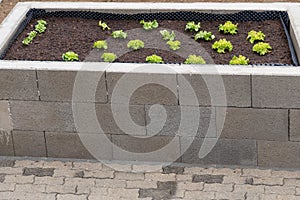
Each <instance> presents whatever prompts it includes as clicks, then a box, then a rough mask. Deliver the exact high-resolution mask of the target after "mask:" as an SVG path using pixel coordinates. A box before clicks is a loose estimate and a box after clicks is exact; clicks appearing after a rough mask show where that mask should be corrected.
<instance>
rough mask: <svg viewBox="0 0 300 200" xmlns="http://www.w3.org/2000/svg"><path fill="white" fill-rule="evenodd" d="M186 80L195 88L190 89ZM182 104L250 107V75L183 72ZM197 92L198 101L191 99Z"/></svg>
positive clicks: (180, 77)
mask: <svg viewBox="0 0 300 200" xmlns="http://www.w3.org/2000/svg"><path fill="white" fill-rule="evenodd" d="M186 81H188V83H189V84H190V86H191V87H192V88H193V91H190V89H189V86H188V85H187V83H186ZM178 85H179V104H180V105H200V106H201V105H204V106H207V105H214V106H238V107H249V106H250V105H251V89H250V76H249V75H210V74H183V75H180V76H178ZM192 92H193V93H195V94H196V96H197V98H198V101H199V102H198V103H195V102H193V101H191V99H192V98H189V97H191V93H192Z"/></svg>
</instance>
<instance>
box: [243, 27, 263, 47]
mask: <svg viewBox="0 0 300 200" xmlns="http://www.w3.org/2000/svg"><path fill="white" fill-rule="evenodd" d="M247 40H249V42H250V43H251V44H253V43H254V42H255V41H264V40H265V34H264V33H263V32H261V31H258V32H257V31H254V30H252V31H250V32H248V37H247Z"/></svg>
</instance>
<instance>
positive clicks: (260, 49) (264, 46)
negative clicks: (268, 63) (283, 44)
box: [252, 42, 272, 56]
mask: <svg viewBox="0 0 300 200" xmlns="http://www.w3.org/2000/svg"><path fill="white" fill-rule="evenodd" d="M271 50H272V47H271V46H270V44H269V43H265V42H259V43H257V44H255V45H254V46H253V48H252V51H254V52H256V53H258V54H259V55H261V56H264V55H266V54H267V53H269V52H271Z"/></svg>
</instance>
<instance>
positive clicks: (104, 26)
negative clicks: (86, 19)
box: [98, 21, 110, 31]
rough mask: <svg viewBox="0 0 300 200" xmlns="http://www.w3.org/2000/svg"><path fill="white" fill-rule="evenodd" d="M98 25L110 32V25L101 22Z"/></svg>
mask: <svg viewBox="0 0 300 200" xmlns="http://www.w3.org/2000/svg"><path fill="white" fill-rule="evenodd" d="M98 25H99V26H100V27H101V28H102V30H104V31H105V30H110V28H109V27H108V25H107V24H106V23H105V22H102V21H99V23H98Z"/></svg>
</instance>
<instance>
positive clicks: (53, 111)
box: [10, 101, 75, 132]
mask: <svg viewBox="0 0 300 200" xmlns="http://www.w3.org/2000/svg"><path fill="white" fill-rule="evenodd" d="M10 108H11V117H12V121H13V125H14V130H33V131H58V132H59V131H67V132H74V131H75V125H74V120H73V115H72V106H71V104H70V103H55V102H41V101H36V102H34V101H12V102H11V103H10Z"/></svg>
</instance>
